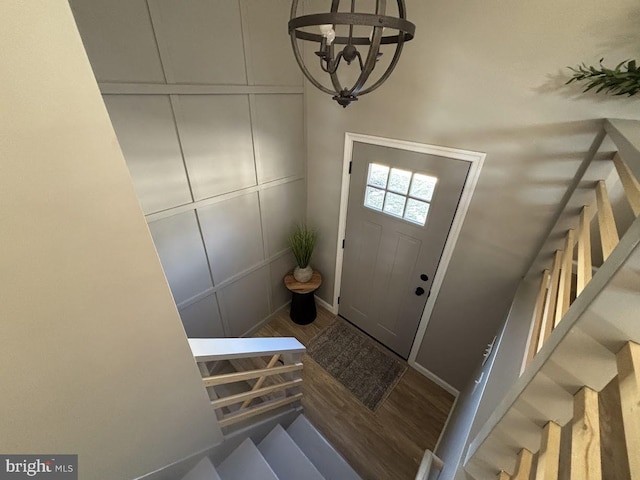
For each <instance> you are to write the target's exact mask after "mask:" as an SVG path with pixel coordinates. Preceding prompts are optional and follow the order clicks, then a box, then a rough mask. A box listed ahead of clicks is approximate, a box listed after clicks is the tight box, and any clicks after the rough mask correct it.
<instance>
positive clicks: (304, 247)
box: [288, 223, 318, 268]
mask: <svg viewBox="0 0 640 480" xmlns="http://www.w3.org/2000/svg"><path fill="white" fill-rule="evenodd" d="M317 239H318V235H317V233H316V231H315V230H313V229H312V228H310V227H309V226H307V225H306V224H305V223H298V224H296V226H295V227H294V228H293V231H292V232H291V234H290V235H289V237H288V241H289V246H290V247H291V251H292V252H293V256H294V257H296V262H298V266H299V267H300V268H306V267H307V266H309V262H310V261H311V255H312V254H313V249H314V248H315V247H316V241H317Z"/></svg>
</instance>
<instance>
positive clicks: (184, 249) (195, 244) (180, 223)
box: [149, 211, 213, 304]
mask: <svg viewBox="0 0 640 480" xmlns="http://www.w3.org/2000/svg"><path fill="white" fill-rule="evenodd" d="M149 229H150V230H151V236H152V237H153V242H154V244H155V246H156V250H157V251H158V255H159V256H160V262H161V263H162V268H163V269H164V272H165V275H166V276H167V280H168V281H169V286H170V287H171V293H173V299H174V300H175V302H176V304H180V303H183V302H186V301H188V300H189V299H191V298H193V297H195V296H197V295H199V294H201V293H203V292H205V291H207V290H209V289H211V287H212V286H213V285H212V282H211V275H210V273H209V269H208V268H207V257H206V255H205V250H204V245H203V244H202V237H201V236H200V230H199V228H198V222H197V220H196V216H195V213H194V212H193V211H190V212H185V213H181V214H179V215H173V216H171V217H167V218H163V219H161V220H156V221H155V222H151V223H149Z"/></svg>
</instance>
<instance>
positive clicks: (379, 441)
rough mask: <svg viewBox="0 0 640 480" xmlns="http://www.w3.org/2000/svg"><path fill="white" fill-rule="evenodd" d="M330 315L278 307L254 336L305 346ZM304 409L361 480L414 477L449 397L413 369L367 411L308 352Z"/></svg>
mask: <svg viewBox="0 0 640 480" xmlns="http://www.w3.org/2000/svg"><path fill="white" fill-rule="evenodd" d="M334 318H335V316H334V315H333V314H331V313H329V312H328V311H327V310H325V309H323V308H321V307H320V308H318V318H317V319H316V320H315V321H314V322H313V323H311V324H310V325H296V324H295V323H293V322H292V321H291V320H290V319H289V312H288V311H287V310H283V311H282V312H281V313H280V314H279V315H278V316H277V317H276V318H274V319H273V320H271V322H269V323H268V324H267V325H266V326H264V327H262V328H261V329H260V330H259V331H258V332H257V333H256V334H255V336H262V337H296V338H297V339H298V340H299V341H300V342H301V343H303V344H304V345H307V344H308V343H309V341H310V340H311V339H312V338H313V337H314V336H315V335H317V334H318V333H319V332H321V331H322V330H323V329H325V328H326V327H328V326H329V325H330V324H331V322H332V321H333V320H334ZM303 362H304V371H303V378H304V386H303V393H304V397H303V401H302V403H303V406H304V411H305V412H304V413H305V415H306V416H307V417H308V418H309V420H310V421H311V423H313V424H314V425H315V426H316V428H318V430H320V431H321V432H322V434H323V435H324V436H325V437H326V438H327V439H328V440H329V441H330V442H331V443H332V444H333V445H334V447H335V448H336V449H337V450H338V451H339V452H340V453H341V454H342V455H343V456H344V457H345V459H346V460H347V461H348V462H349V463H350V464H351V466H352V467H353V468H354V469H355V470H356V471H357V472H358V473H359V474H360V476H361V477H362V478H363V479H365V480H404V479H407V480H413V479H414V478H415V475H416V472H417V471H418V466H419V465H420V461H421V459H422V455H423V453H424V450H425V449H427V448H429V449H433V448H434V447H435V444H436V442H437V440H438V436H439V435H440V432H441V431H442V428H443V427H444V423H445V421H446V419H447V416H448V414H449V411H450V410H451V407H452V405H453V401H454V398H453V396H452V395H451V394H449V393H448V392H446V391H445V390H443V389H442V388H440V387H439V386H438V385H436V384H434V383H433V382H431V381H430V380H428V379H427V378H425V377H424V376H422V375H421V374H419V373H418V372H416V371H415V370H413V369H412V368H408V369H407V371H406V372H405V374H404V375H403V377H402V378H401V380H400V381H399V382H398V384H397V385H396V386H395V388H394V389H393V391H392V392H391V394H390V395H389V396H388V397H387V399H386V400H385V401H384V403H383V404H382V405H381V406H380V407H379V408H378V410H377V411H376V412H372V411H371V410H369V409H368V408H367V407H365V406H364V405H363V404H362V403H360V402H359V401H358V400H356V398H355V397H354V396H353V395H352V394H351V393H350V392H349V391H348V390H347V389H346V388H345V387H343V386H342V385H341V384H340V383H339V382H338V381H337V380H335V379H334V378H333V377H331V376H330V375H329V374H328V373H327V372H326V371H325V370H324V369H322V367H320V366H319V365H318V364H317V363H315V362H314V361H313V360H312V359H311V358H310V357H309V356H308V355H305V356H304V359H303Z"/></svg>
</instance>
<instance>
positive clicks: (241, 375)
mask: <svg viewBox="0 0 640 480" xmlns="http://www.w3.org/2000/svg"><path fill="white" fill-rule="evenodd" d="M296 370H302V363H293V364H291V365H284V366H282V367H273V368H270V369H268V370H267V369H265V368H261V369H259V370H247V371H246V372H233V373H223V374H222V375H214V376H210V377H204V378H203V379H202V380H203V382H204V386H205V387H213V386H215V385H225V384H227V383H234V382H242V381H245V380H251V379H254V378H260V377H262V376H270V375H279V374H283V373H289V372H295V371H296Z"/></svg>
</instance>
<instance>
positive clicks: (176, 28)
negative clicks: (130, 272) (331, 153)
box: [71, 0, 306, 337]
mask: <svg viewBox="0 0 640 480" xmlns="http://www.w3.org/2000/svg"><path fill="white" fill-rule="evenodd" d="M71 6H72V9H73V12H74V15H75V18H76V22H77V23H78V27H79V30H80V33H81V35H82V39H83V42H84V45H85V48H86V50H87V53H88V56H89V59H90V61H91V64H92V66H93V70H94V73H95V75H96V78H97V80H98V82H99V85H100V88H101V91H102V93H103V98H104V101H105V105H106V107H107V110H108V112H109V115H110V117H111V120H112V122H113V126H114V128H115V131H116V134H117V136H118V140H119V142H120V146H121V148H122V151H123V153H124V156H125V158H126V161H127V165H128V167H129V171H130V173H131V177H132V179H133V183H134V186H135V189H136V192H137V194H138V199H139V201H140V204H141V206H142V208H143V210H144V212H145V215H146V218H147V221H148V224H149V229H150V230H151V234H152V236H153V239H154V242H155V245H156V249H157V251H158V255H159V256H160V260H161V261H162V265H163V267H164V271H165V274H166V276H167V279H168V281H169V284H170V286H171V290H172V292H173V296H174V299H175V302H176V305H177V306H178V310H179V311H180V315H181V317H182V321H183V323H184V326H185V329H186V331H187V334H188V335H189V336H191V337H209V336H240V335H243V334H246V333H247V332H249V331H251V330H252V329H253V328H255V326H256V325H258V324H259V323H260V322H261V321H262V320H264V319H266V318H267V317H269V316H270V315H271V314H272V313H274V312H275V311H277V310H278V309H279V308H281V307H282V306H283V305H285V304H286V303H287V301H288V300H289V295H288V292H287V291H286V289H285V288H284V286H283V284H282V278H283V276H284V275H285V274H286V272H287V271H289V270H290V269H291V268H293V266H294V265H295V261H294V259H293V257H292V255H291V254H290V252H289V250H288V248H287V245H286V235H287V233H288V232H289V230H290V228H291V226H292V224H293V223H294V222H296V221H299V220H301V219H303V218H304V215H305V211H306V181H305V142H304V123H303V122H304V117H303V98H302V76H301V74H300V73H299V71H298V68H297V66H296V64H295V61H294V60H293V55H292V54H291V53H290V50H291V48H290V45H289V37H288V35H287V21H288V15H289V8H290V3H289V0H270V1H269V2H265V1H261V0H188V1H184V2H176V1H174V0H71Z"/></svg>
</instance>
